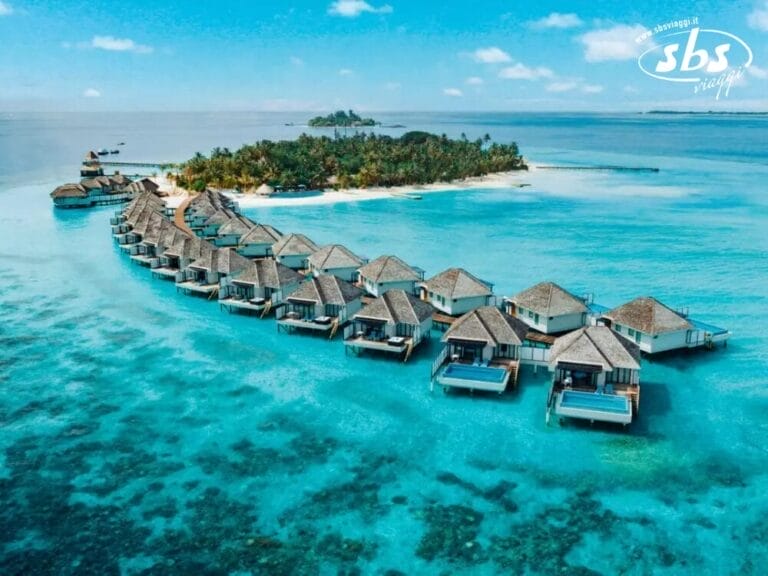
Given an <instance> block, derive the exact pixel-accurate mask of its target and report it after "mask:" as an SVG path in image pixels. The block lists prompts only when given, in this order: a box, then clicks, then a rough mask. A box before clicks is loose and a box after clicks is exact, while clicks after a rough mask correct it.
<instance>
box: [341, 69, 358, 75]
mask: <svg viewBox="0 0 768 576" xmlns="http://www.w3.org/2000/svg"><path fill="white" fill-rule="evenodd" d="M354 73H355V72H354V71H353V70H350V69H349V68H342V69H340V70H339V76H352V75H353V74H354Z"/></svg>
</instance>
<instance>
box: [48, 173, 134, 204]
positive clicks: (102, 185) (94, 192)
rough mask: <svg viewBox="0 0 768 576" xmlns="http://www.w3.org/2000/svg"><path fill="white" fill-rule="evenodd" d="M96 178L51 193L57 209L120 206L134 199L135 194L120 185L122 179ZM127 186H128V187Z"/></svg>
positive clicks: (67, 185)
mask: <svg viewBox="0 0 768 576" xmlns="http://www.w3.org/2000/svg"><path fill="white" fill-rule="evenodd" d="M112 178H113V177H107V176H95V177H93V178H84V179H83V180H82V181H81V182H80V183H79V184H74V183H72V184H64V185H62V186H58V187H57V188H56V189H54V190H53V192H51V198H52V199H53V204H54V206H56V207H57V208H88V207H90V206H97V205H104V204H118V203H121V202H126V201H128V200H130V199H131V198H132V197H133V193H132V192H130V191H128V190H127V189H126V187H125V186H123V185H121V184H119V181H120V179H117V180H113V179H112ZM126 186H127V185H126Z"/></svg>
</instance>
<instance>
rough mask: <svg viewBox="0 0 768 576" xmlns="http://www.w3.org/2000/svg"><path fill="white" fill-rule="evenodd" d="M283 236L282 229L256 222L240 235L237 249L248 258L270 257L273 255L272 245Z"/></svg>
mask: <svg viewBox="0 0 768 576" xmlns="http://www.w3.org/2000/svg"><path fill="white" fill-rule="evenodd" d="M282 237H283V235H282V234H281V233H280V231H279V230H278V229H277V228H273V227H272V226H270V225H269V224H254V226H253V227H252V228H251V229H250V230H248V232H246V233H245V234H243V235H242V236H241V237H240V241H239V242H238V244H237V251H238V252H239V253H240V254H241V255H242V256H245V257H246V258H268V257H270V256H272V246H274V244H275V243H276V242H278V241H279V240H280V239H281V238H282Z"/></svg>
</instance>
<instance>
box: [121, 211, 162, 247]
mask: <svg viewBox="0 0 768 576" xmlns="http://www.w3.org/2000/svg"><path fill="white" fill-rule="evenodd" d="M164 219H165V216H164V215H163V214H162V213H160V212H157V211H156V210H155V209H154V208H151V207H149V206H147V207H145V208H144V209H143V210H142V211H141V212H140V213H139V215H138V216H137V217H136V219H135V220H134V222H133V225H132V226H131V229H130V230H129V231H128V232H126V233H125V234H122V235H121V236H120V237H118V244H119V245H120V249H121V250H122V251H123V252H126V253H130V251H131V246H133V245H134V244H138V243H139V242H141V241H142V240H143V239H144V235H145V234H146V233H147V232H148V231H151V230H153V229H155V228H157V227H159V226H160V224H161V223H162V221H163V220H164Z"/></svg>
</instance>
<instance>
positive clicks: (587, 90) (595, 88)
mask: <svg viewBox="0 0 768 576" xmlns="http://www.w3.org/2000/svg"><path fill="white" fill-rule="evenodd" d="M581 91H582V92H584V94H600V92H602V91H603V87H602V86H600V85H599V84H584V85H583V86H582V87H581Z"/></svg>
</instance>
